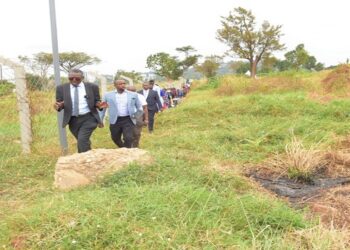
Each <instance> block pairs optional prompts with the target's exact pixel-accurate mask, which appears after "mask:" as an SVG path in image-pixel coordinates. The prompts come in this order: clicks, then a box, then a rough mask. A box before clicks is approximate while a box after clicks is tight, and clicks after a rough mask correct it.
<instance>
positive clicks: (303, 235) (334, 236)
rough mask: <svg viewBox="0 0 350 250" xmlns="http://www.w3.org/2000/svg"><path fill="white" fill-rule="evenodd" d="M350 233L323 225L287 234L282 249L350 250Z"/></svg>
mask: <svg viewBox="0 0 350 250" xmlns="http://www.w3.org/2000/svg"><path fill="white" fill-rule="evenodd" d="M349 247H350V231H349V230H346V229H343V230H338V229H335V228H332V227H331V228H325V227H324V226H322V225H318V226H315V227H313V228H308V229H303V230H297V231H293V232H290V233H287V234H286V235H285V237H284V240H283V243H282V244H281V248H280V249H349Z"/></svg>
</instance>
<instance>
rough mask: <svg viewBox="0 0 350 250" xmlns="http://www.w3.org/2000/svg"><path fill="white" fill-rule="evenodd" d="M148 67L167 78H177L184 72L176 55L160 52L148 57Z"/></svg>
mask: <svg viewBox="0 0 350 250" xmlns="http://www.w3.org/2000/svg"><path fill="white" fill-rule="evenodd" d="M147 68H149V69H152V70H154V72H155V73H156V74H157V75H159V76H163V77H165V78H167V79H171V80H177V79H179V77H180V76H182V74H183V68H182V66H181V63H180V61H179V60H178V59H177V57H176V56H171V55H169V54H168V53H164V52H160V53H157V54H153V55H150V56H148V57H147Z"/></svg>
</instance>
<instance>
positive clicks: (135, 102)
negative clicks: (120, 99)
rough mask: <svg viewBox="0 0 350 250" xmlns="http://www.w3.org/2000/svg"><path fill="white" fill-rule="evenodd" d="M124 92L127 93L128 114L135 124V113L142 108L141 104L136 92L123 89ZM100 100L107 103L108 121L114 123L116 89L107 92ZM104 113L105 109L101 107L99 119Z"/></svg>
mask: <svg viewBox="0 0 350 250" xmlns="http://www.w3.org/2000/svg"><path fill="white" fill-rule="evenodd" d="M125 92H126V94H127V101H128V104H127V107H128V112H129V114H130V118H131V120H132V122H133V123H134V124H136V115H137V113H138V111H139V110H142V105H141V103H140V101H139V98H138V97H137V94H136V93H134V92H131V91H127V90H125ZM102 100H103V101H104V102H107V103H108V111H109V112H108V114H109V123H110V124H115V123H116V122H117V119H118V106H117V98H116V90H114V91H110V92H107V93H106V94H105V95H104V96H103V98H102ZM105 114H106V109H103V110H102V112H100V116H101V117H100V118H101V120H103V118H104V116H105Z"/></svg>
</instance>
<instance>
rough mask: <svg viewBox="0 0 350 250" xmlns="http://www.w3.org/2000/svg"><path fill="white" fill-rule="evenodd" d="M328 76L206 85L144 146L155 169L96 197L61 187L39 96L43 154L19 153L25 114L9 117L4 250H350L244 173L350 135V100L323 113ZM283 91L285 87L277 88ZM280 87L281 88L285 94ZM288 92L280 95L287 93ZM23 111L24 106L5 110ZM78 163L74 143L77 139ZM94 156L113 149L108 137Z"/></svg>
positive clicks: (0, 238)
mask: <svg viewBox="0 0 350 250" xmlns="http://www.w3.org/2000/svg"><path fill="white" fill-rule="evenodd" d="M325 74H326V73H324V72H323V73H304V74H299V75H297V74H292V75H277V76H269V77H265V78H262V79H259V80H258V81H259V82H258V83H259V84H258V85H256V83H255V82H253V83H252V82H250V81H251V80H249V79H248V80H247V79H245V78H238V77H233V76H225V77H222V78H219V79H216V80H213V81H211V82H210V83H209V84H207V83H205V82H197V83H195V87H194V88H193V90H192V91H191V93H190V95H189V96H188V97H186V99H185V100H184V101H183V102H182V103H181V105H180V106H178V107H177V108H175V109H170V110H167V111H165V112H163V113H161V114H159V115H158V117H157V119H156V128H155V133H154V134H151V135H149V134H147V133H144V134H143V136H142V139H141V147H142V148H144V149H146V150H148V151H149V152H150V153H151V154H152V155H153V156H154V158H155V163H154V164H153V165H151V166H149V167H146V168H142V167H140V166H138V165H130V166H129V167H128V168H126V169H124V170H122V171H121V172H118V173H116V174H114V175H113V176H110V177H108V178H106V179H104V180H103V181H101V182H99V183H97V184H95V185H91V186H89V187H85V188H80V189H77V190H74V191H70V192H60V191H57V190H55V189H53V188H52V182H53V173H54V165H55V162H56V160H57V158H58V157H59V155H60V150H59V145H58V138H57V121H56V114H55V112H54V111H53V109H52V102H53V99H54V98H53V93H50V92H49V93H48V92H35V93H31V100H32V112H33V114H34V117H33V132H34V143H33V153H32V154H31V155H27V156H26V155H21V154H20V144H19V124H18V117H17V116H18V114H17V111H16V109H14V108H4V109H2V111H1V115H0V140H1V142H2V143H1V145H0V152H1V158H0V159H1V163H0V247H3V248H5V249H11V248H17V249H20V248H22V249H227V248H228V249H313V248H314V249H345V248H346V247H349V245H347V244H348V243H349V242H348V239H349V238H348V237H349V232H348V231H346V230H343V231H338V230H335V229H329V228H324V227H322V226H321V225H319V223H318V221H317V219H310V217H309V216H307V215H308V213H307V211H304V210H298V211H297V210H295V209H293V208H290V207H289V206H288V204H287V203H286V202H284V201H281V200H279V199H277V198H275V197H274V196H272V195H270V194H268V193H267V192H263V191H262V189H261V188H258V187H257V185H256V184H254V183H252V182H251V181H250V180H248V179H247V178H245V177H243V175H242V174H241V173H242V171H244V170H245V166H246V164H257V163H261V162H263V161H264V160H266V159H268V158H269V157H271V156H273V155H275V154H276V153H283V152H284V148H285V145H286V143H288V142H289V141H290V140H291V137H292V133H293V134H294V135H295V136H297V137H299V138H302V139H303V141H304V143H305V144H306V145H307V144H314V143H319V145H320V147H323V148H329V147H333V146H334V145H335V144H336V142H337V141H338V140H339V139H340V138H342V137H344V136H346V135H347V134H348V131H349V130H350V112H349V110H350V101H349V100H347V99H345V98H335V97H334V98H333V99H332V100H331V101H329V102H327V103H322V102H319V101H317V100H314V99H312V98H310V95H309V94H310V93H315V92H317V93H318V94H319V95H323V94H324V93H323V92H322V88H321V83H320V79H322V78H323V77H324V75H325ZM278 83H280V85H278ZM276 86H277V87H276ZM278 86H279V87H278ZM0 105H2V106H3V107H15V105H16V104H15V96H14V95H13V94H8V95H5V96H4V97H1V99H0ZM68 139H69V144H70V152H71V153H73V152H75V142H74V140H73V139H72V137H71V136H70V135H69V138H68ZM92 143H93V147H94V148H114V147H115V146H114V145H113V143H112V141H111V140H110V137H109V132H108V128H104V129H97V130H96V132H95V133H94V135H93V138H92Z"/></svg>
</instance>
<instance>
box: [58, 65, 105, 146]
mask: <svg viewBox="0 0 350 250" xmlns="http://www.w3.org/2000/svg"><path fill="white" fill-rule="evenodd" d="M68 79H69V83H65V84H62V85H59V86H57V88H56V103H55V105H54V108H55V109H56V110H57V111H58V112H60V111H61V110H63V111H64V114H63V122H62V127H65V126H66V125H67V124H68V126H69V130H70V131H71V132H72V134H73V135H74V137H75V138H76V139H77V142H78V143H77V144H78V145H77V146H78V152H79V153H82V152H86V151H88V150H90V149H91V142H90V136H91V135H92V132H93V131H94V130H95V129H96V127H97V126H99V127H103V124H102V122H101V120H100V117H99V114H98V112H97V108H98V109H101V108H102V106H103V104H101V102H100V92H99V89H98V86H97V85H95V84H92V83H84V82H82V80H83V79H84V74H83V72H82V71H81V70H79V69H72V70H71V71H70V72H69V73H68Z"/></svg>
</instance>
